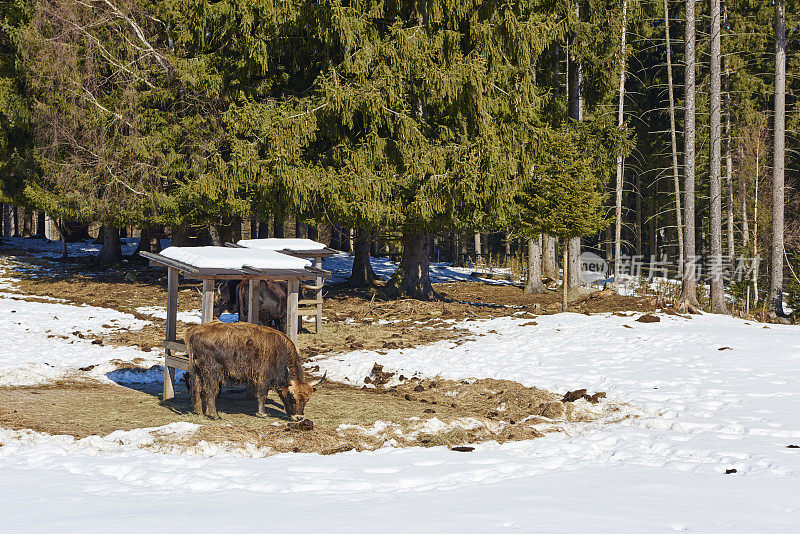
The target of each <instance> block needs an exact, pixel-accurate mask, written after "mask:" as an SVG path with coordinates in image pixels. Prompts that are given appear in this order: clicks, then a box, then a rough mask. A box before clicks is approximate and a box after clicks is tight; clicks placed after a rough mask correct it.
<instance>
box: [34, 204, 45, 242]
mask: <svg viewBox="0 0 800 534" xmlns="http://www.w3.org/2000/svg"><path fill="white" fill-rule="evenodd" d="M46 227H47V223H46V222H45V214H44V212H43V211H42V210H38V211H37V212H36V236H41V237H47V230H46Z"/></svg>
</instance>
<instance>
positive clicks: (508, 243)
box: [503, 232, 511, 257]
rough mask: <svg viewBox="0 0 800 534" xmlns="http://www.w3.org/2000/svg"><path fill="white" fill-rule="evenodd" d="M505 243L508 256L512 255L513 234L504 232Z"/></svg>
mask: <svg viewBox="0 0 800 534" xmlns="http://www.w3.org/2000/svg"><path fill="white" fill-rule="evenodd" d="M503 243H504V245H505V252H506V257H508V256H511V235H510V234H509V233H508V232H504V233H503Z"/></svg>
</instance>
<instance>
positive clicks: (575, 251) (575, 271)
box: [567, 237, 581, 289]
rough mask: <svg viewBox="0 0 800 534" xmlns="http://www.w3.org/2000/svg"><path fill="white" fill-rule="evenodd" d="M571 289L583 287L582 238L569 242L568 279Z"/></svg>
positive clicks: (572, 239) (575, 238) (574, 238)
mask: <svg viewBox="0 0 800 534" xmlns="http://www.w3.org/2000/svg"><path fill="white" fill-rule="evenodd" d="M567 285H568V287H569V289H572V288H573V287H578V286H579V285H581V238H580V237H573V238H571V239H570V240H569V276H568V277H567Z"/></svg>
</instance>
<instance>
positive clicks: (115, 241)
mask: <svg viewBox="0 0 800 534" xmlns="http://www.w3.org/2000/svg"><path fill="white" fill-rule="evenodd" d="M96 261H97V263H98V264H100V265H116V264H118V263H122V243H121V242H120V239H119V228H117V227H116V226H109V225H106V226H105V230H104V231H103V247H102V248H101V249H100V253H99V254H98V255H97V260H96Z"/></svg>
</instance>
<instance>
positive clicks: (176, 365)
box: [165, 355, 189, 374]
mask: <svg viewBox="0 0 800 534" xmlns="http://www.w3.org/2000/svg"><path fill="white" fill-rule="evenodd" d="M165 359H166V362H167V365H168V366H169V367H170V369H173V374H174V372H175V371H174V369H182V370H184V371H188V370H189V358H188V357H186V356H178V355H172V356H166V357H165Z"/></svg>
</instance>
